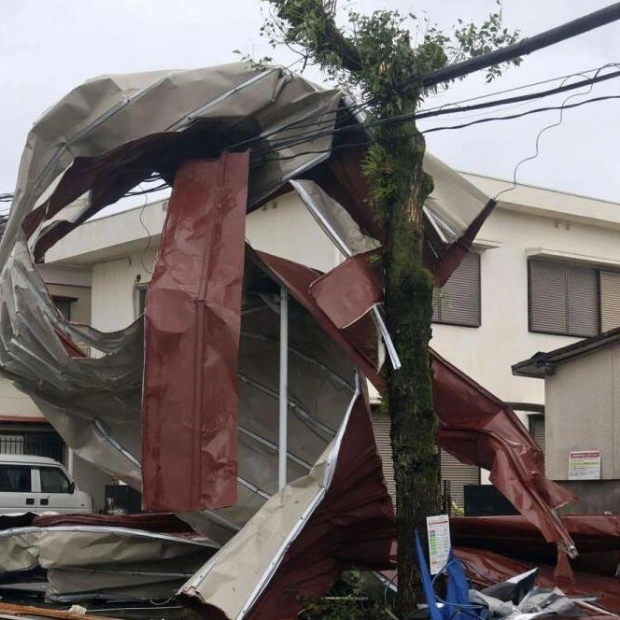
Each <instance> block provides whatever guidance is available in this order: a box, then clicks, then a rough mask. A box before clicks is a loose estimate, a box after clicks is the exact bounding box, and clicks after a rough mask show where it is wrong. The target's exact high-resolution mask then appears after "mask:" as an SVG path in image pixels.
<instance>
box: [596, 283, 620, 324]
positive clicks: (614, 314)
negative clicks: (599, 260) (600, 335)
mask: <svg viewBox="0 0 620 620" xmlns="http://www.w3.org/2000/svg"><path fill="white" fill-rule="evenodd" d="M599 275H600V286H601V331H604V332H606V331H607V330H609V329H614V328H616V327H620V272H617V271H601V272H600V274H599Z"/></svg>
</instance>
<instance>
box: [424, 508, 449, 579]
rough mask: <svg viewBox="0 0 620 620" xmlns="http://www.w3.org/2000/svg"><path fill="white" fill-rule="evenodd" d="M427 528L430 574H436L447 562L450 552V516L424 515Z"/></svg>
mask: <svg viewBox="0 0 620 620" xmlns="http://www.w3.org/2000/svg"><path fill="white" fill-rule="evenodd" d="M426 526H427V528H428V556H429V562H430V565H431V575H436V574H437V573H438V572H439V571H440V570H441V569H442V568H443V567H444V566H445V565H446V563H447V561H448V553H449V552H450V517H449V516H448V515H437V516H434V517H426Z"/></svg>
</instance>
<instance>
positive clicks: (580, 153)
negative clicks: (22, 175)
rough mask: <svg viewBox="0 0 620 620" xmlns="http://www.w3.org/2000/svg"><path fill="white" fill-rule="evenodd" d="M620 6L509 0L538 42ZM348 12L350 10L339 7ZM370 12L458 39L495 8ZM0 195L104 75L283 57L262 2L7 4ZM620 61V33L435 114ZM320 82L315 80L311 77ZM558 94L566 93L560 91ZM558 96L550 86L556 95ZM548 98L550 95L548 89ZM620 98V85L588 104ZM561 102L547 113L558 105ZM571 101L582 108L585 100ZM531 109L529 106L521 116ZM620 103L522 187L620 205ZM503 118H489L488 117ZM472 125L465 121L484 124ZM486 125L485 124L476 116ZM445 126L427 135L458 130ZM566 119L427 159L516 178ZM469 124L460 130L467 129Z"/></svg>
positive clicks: (581, 44) (572, 118)
mask: <svg viewBox="0 0 620 620" xmlns="http://www.w3.org/2000/svg"><path fill="white" fill-rule="evenodd" d="M611 2H612V0H504V16H505V21H506V23H507V25H508V26H510V27H512V28H519V29H520V30H521V31H522V33H523V35H524V36H525V35H533V34H536V33H538V32H540V31H542V30H546V29H548V28H551V27H553V26H556V25H558V24H560V23H563V22H565V21H568V20H570V19H574V18H576V17H579V16H581V15H583V14H585V13H588V12H591V11H594V10H596V9H599V8H601V7H603V6H606V5H608V4H611ZM339 3H340V6H341V7H342V6H344V4H345V0H339ZM352 4H354V5H355V6H356V7H357V8H358V9H359V10H360V11H361V12H367V11H370V10H374V9H377V8H398V9H400V10H402V11H411V12H413V13H416V14H422V13H423V12H426V13H427V14H428V16H429V17H430V19H431V20H433V21H436V22H437V23H438V24H439V25H441V26H444V27H447V28H449V27H450V25H451V24H452V23H454V22H455V21H456V19H457V18H462V19H482V18H483V17H484V16H485V15H486V14H488V12H489V11H490V10H493V9H494V8H495V4H494V1H493V0H441V1H440V0H417V1H414V0H411V1H407V0H357V1H354V2H353V3H352ZM0 11H1V12H0V17H1V19H2V24H3V29H2V37H1V38H0V77H1V83H2V88H1V89H0V111H1V115H0V123H1V129H2V140H1V141H0V192H5V191H13V189H14V186H15V180H16V175H17V169H18V165H19V159H20V157H21V151H22V148H23V145H24V141H25V138H26V134H27V132H28V130H29V128H30V126H31V125H32V124H33V122H35V120H36V119H37V118H38V117H39V116H40V115H41V114H42V113H43V112H44V111H45V110H46V108H48V107H49V106H51V105H53V104H54V103H55V102H56V101H57V100H58V99H59V98H60V97H62V96H63V95H64V94H66V92H67V91H68V90H70V89H72V88H74V87H75V86H77V85H78V84H80V83H81V82H83V81H85V80H87V79H89V78H92V77H95V76H97V75H101V74H105V73H128V72H135V71H145V70H154V69H173V68H174V69H183V68H188V69H189V68H196V67H201V66H207V65H213V64H221V63H226V62H231V61H234V60H235V59H236V58H237V57H236V56H235V55H234V54H233V50H234V49H240V50H242V51H243V52H244V53H246V52H247V53H252V54H254V55H255V56H256V57H261V56H263V55H265V54H270V55H274V57H275V59H276V60H279V61H281V62H282V63H283V64H288V63H290V61H291V57H290V56H286V55H284V54H282V53H278V52H275V53H273V52H271V51H270V50H269V49H268V46H267V44H266V43H265V41H264V40H262V39H261V38H260V36H259V28H260V25H261V21H262V18H261V2H260V1H259V0H176V1H171V0H0ZM615 62H620V22H618V23H616V24H612V25H610V26H606V27H603V28H601V29H598V30H596V31H593V32H590V33H588V34H585V35H581V36H580V37H577V38H574V39H572V40H570V41H568V42H565V43H561V44H558V45H556V46H554V47H553V48H549V49H547V50H543V51H540V52H536V53H535V54H532V55H531V56H529V57H527V58H526V59H525V60H524V62H523V64H522V65H521V66H520V67H518V68H513V69H510V70H509V71H508V72H507V73H506V74H505V75H504V76H503V77H502V78H500V79H498V80H496V81H495V82H493V83H492V84H491V85H487V84H485V82H484V79H483V76H471V77H470V78H468V79H466V80H465V81H463V82H461V83H458V84H456V85H455V86H454V87H453V88H451V89H450V90H449V91H448V92H446V93H443V94H442V95H440V96H439V97H436V98H433V99H429V100H428V101H427V102H426V106H428V107H431V106H434V105H438V104H439V103H441V104H443V103H447V102H455V101H460V100H463V99H466V98H469V97H476V96H480V95H484V94H488V93H491V92H494V91H500V90H504V89H507V88H513V87H515V86H520V85H523V84H528V83H533V82H537V81H539V80H543V79H548V78H554V77H558V76H564V75H567V74H572V73H575V72H579V71H584V70H587V69H593V68H596V67H599V66H601V65H605V64H607V63H615ZM310 77H312V78H315V77H316V73H312V72H311V73H310ZM553 85H558V84H557V83H556V84H553ZM550 86H551V85H550ZM543 88H544V87H543ZM608 94H612V95H620V80H611V81H609V82H606V83H603V84H601V85H597V86H595V87H594V90H593V92H592V93H591V94H589V95H587V96H585V97H582V98H581V99H583V98H587V97H592V96H601V95H608ZM565 98H566V95H565V96H564V97H559V98H555V99H545V100H544V101H543V103H541V104H536V106H538V105H547V104H555V105H557V104H559V103H561V102H562V100H563V99H565ZM578 100H580V99H579V98H578V99H574V100H572V101H571V102H573V101H578ZM529 107H535V106H532V105H527V106H521V107H519V108H516V109H514V110H511V112H507V111H505V110H504V111H503V112H504V113H512V112H519V111H523V110H525V109H528V108H529ZM619 112H620V99H619V100H611V101H608V102H604V103H595V104H591V105H587V106H584V107H582V108H579V109H575V110H568V111H566V112H565V113H564V120H563V123H562V125H561V126H560V127H555V128H554V129H552V130H550V131H548V132H546V133H545V134H544V135H543V136H542V137H541V140H540V155H539V156H538V157H537V158H536V159H535V160H534V161H531V162H528V163H526V164H524V165H523V166H521V168H520V169H519V177H518V180H519V181H520V182H523V183H530V184H534V185H540V186H543V187H550V188H554V189H560V190H564V191H567V192H574V193H578V194H585V195H590V196H595V197H599V198H603V199H606V200H612V201H615V202H620V174H619V172H620V164H619V162H620V158H619V157H618V150H619V145H620V122H619V120H618V119H619V118H620V114H619ZM496 113H497V112H491V113H489V112H488V111H485V112H484V116H489V115H493V114H496ZM472 114H474V113H469V114H463V115H462V116H463V117H465V116H466V117H467V120H474V118H479V117H478V116H476V117H472ZM478 114H479V113H478ZM457 118H458V117H443V118H441V119H440V120H439V121H433V122H428V123H426V124H425V125H424V126H423V127H424V128H430V127H433V126H438V125H446V124H450V123H456V122H457ZM558 119H559V113H558V112H549V113H545V114H539V115H536V116H530V117H527V118H524V119H520V120H513V121H505V122H496V123H489V124H485V125H480V126H475V127H472V128H468V129H461V130H458V131H443V132H438V133H434V134H431V135H429V136H428V145H429V148H430V150H431V151H432V152H433V153H434V154H435V155H437V156H438V157H440V158H442V159H443V160H444V161H446V162H447V163H448V164H450V165H452V166H453V167H455V168H458V169H461V170H466V171H472V172H477V173H480V174H484V175H488V176H494V177H499V178H506V179H511V178H512V175H513V170H514V168H515V166H516V164H517V163H518V162H519V161H520V160H521V159H523V158H525V157H528V156H530V155H532V154H533V153H534V152H535V143H536V137H537V134H538V133H539V131H540V130H541V129H542V128H543V127H545V126H546V125H549V124H552V123H554V122H557V121H558ZM458 121H459V122H460V121H462V119H458Z"/></svg>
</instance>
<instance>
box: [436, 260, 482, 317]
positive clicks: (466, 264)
mask: <svg viewBox="0 0 620 620" xmlns="http://www.w3.org/2000/svg"><path fill="white" fill-rule="evenodd" d="M433 320H434V321H435V322H436V323H448V324H451V325H466V326H469V327H479V326H480V254H477V253H475V252H470V253H469V254H467V255H466V256H465V257H464V258H463V260H462V261H461V264H460V265H459V266H458V267H457V269H456V270H455V271H454V273H453V274H452V275H451V276H450V279H449V280H448V281H447V282H446V284H445V285H444V286H443V287H442V288H441V290H440V291H439V292H437V291H435V292H434V295H433Z"/></svg>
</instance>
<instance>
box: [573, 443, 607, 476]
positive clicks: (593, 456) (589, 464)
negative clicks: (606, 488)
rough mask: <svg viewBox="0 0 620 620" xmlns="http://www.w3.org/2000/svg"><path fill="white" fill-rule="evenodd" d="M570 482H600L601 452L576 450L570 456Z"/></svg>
mask: <svg viewBox="0 0 620 620" xmlns="http://www.w3.org/2000/svg"><path fill="white" fill-rule="evenodd" d="M568 479H569V480H600V479H601V451H600V450H576V451H573V452H570V453H569V455H568Z"/></svg>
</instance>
